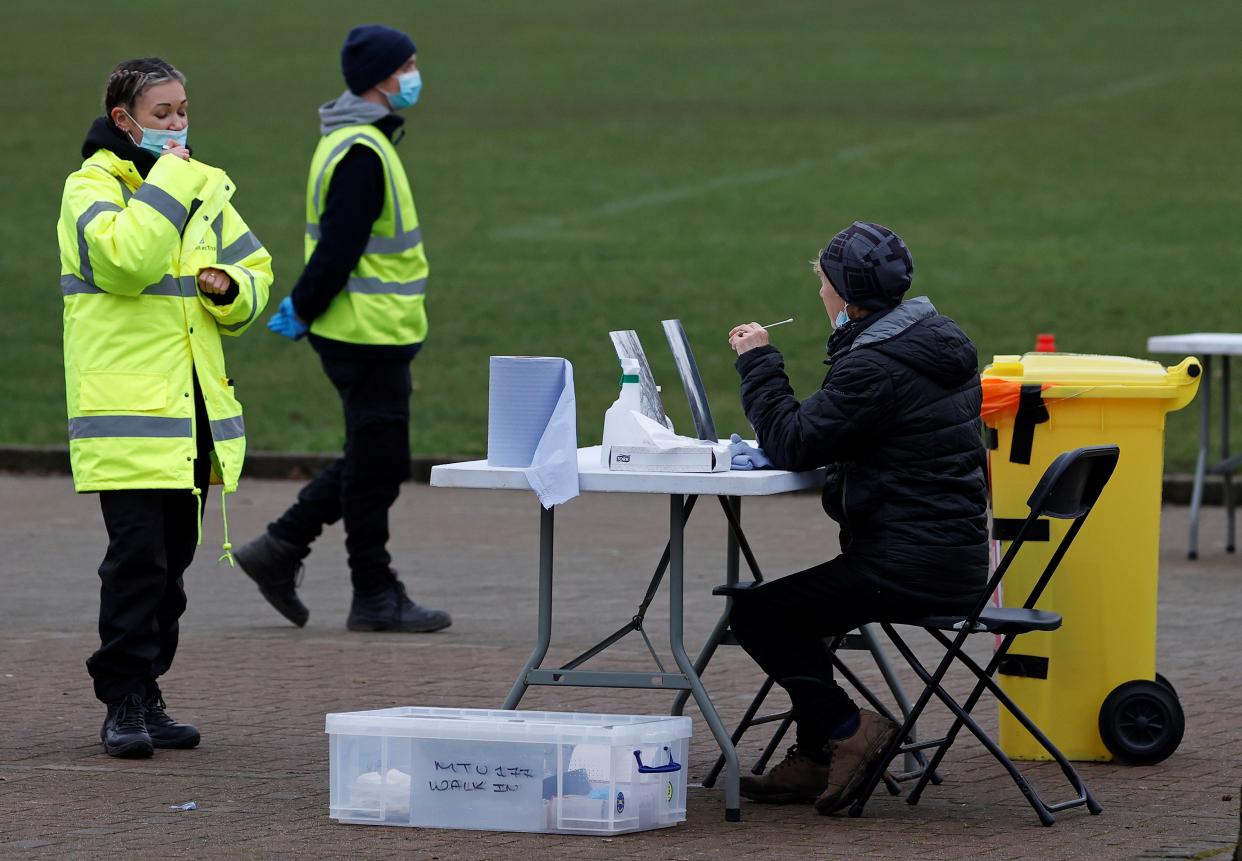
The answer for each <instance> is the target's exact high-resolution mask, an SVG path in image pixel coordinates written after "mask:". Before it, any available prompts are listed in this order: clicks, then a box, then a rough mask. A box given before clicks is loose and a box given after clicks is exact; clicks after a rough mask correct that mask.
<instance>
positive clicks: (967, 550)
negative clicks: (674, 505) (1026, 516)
mask: <svg viewBox="0 0 1242 861" xmlns="http://www.w3.org/2000/svg"><path fill="white" fill-rule="evenodd" d="M812 265H813V267H814V270H815V273H816V275H818V277H819V282H820V290H819V293H820V297H821V298H822V299H823V302H824V308H825V310H826V311H827V312H828V318H829V320H830V321H831V323H832V327H833V330H834V331H833V333H832V336H831V337H830V338H829V339H828V360H827V362H826V364H827V365H828V375H827V376H826V377H825V378H824V382H823V385H822V387H821V388H820V389H819V391H817V392H815V393H814V394H812V395H811V396H810V397H808V398H807V399H806V400H803V401H798V399H797V398H795V397H794V392H793V389H792V388H791V387H790V384H789V378H788V377H787V376H786V375H785V368H784V358H783V357H782V356H781V354H780V353H779V352H778V351H777V350H776V349H775V348H774V347H772V346H770V345H769V343H768V333H767V331H766V330H765V329H763V328H762V327H761V326H759V325H758V324H756V323H746V324H742V325H740V326H737V327H735V328H734V329H733V330H732V331H731V332H730V333H729V345H730V346H731V347H732V348H733V349H734V350H735V351H736V352H737V354H738V358H737V370H738V373H739V374H740V375H741V378H742V383H741V394H742V406H743V407H744V409H745V410H746V417H747V418H748V419H749V420H750V423H751V425H752V426H753V427H754V429H755V433H756V435H757V437H758V442H759V446H760V448H761V449H762V450H763V451H764V452H765V453H766V454H767V456H768V458H769V459H770V460H771V462H772V464H773V465H774V466H775V467H777V468H780V469H791V470H806V469H815V468H817V467H822V466H826V467H827V468H828V470H827V473H828V474H827V481H826V483H825V485H824V491H823V506H824V510H825V511H826V512H827V514H828V516H829V517H831V518H832V519H833V520H835V521H836V522H837V523H838V524H839V525H840V527H841V530H840V542H841V554H840V555H839V556H837V557H836V558H834V559H831V560H829V561H827V562H825V563H823V564H821V565H816V566H815V567H813V568H809V569H807V570H805V571H800V572H798V573H796V574H790V575H788V576H786V577H781V578H779V579H776V580H770V581H767V582H764V583H763V584H761V585H759V586H756V587H754V588H752V589H750V590H747V591H745V592H742V593H740V594H738V595H737V596H736V597H735V598H734V603H733V609H732V611H731V614H730V625H731V627H732V630H733V633H734V636H735V637H736V638H737V641H738V643H740V644H741V646H742V647H743V648H744V649H745V650H746V652H747V653H748V654H750V656H751V657H753V658H754V659H755V661H756V663H758V664H759V666H760V667H761V668H762V669H763V670H764V671H765V672H766V673H767V674H768V675H770V676H772V677H773V678H774V679H776V681H777V682H778V683H779V684H780V685H781V686H782V687H784V688H785V690H786V691H788V693H789V697H790V700H791V702H792V707H793V717H794V720H795V722H796V724H797V743H796V744H795V745H794V747H792V748H791V749H790V751H789V754H788V756H786V758H785V759H784V760H783V761H782V762H781V763H780V764H778V765H776V766H775V767H774V768H772V769H771V770H770V771H769V772H768V773H767V774H765V775H763V776H762V777H745V778H743V779H742V794H743V795H744V796H746V797H747V798H749V799H752V800H754V801H766V802H774V803H806V802H814V803H815V806H816V809H817V810H819V812H821V813H824V814H828V813H832V812H834V811H836V810H840V809H841V808H843V807H846V806H848V805H849V804H850V803H851V802H852V801H853V797H854V795H855V794H856V792H857V789H858V786H859V784H860V783H861V781H862V778H863V777H864V774H865V772H866V769H867V766H868V765H869V764H870V763H871V761H872V760H874V758H875V757H877V756H879V755H880V752H881V751H882V750H883V748H884V747H885V745H886V744H887V743H888V742H889V741H890V740H891V739H892V737H893V735H894V734H895V733H896V732H897V731H898V727H897V726H896V725H895V724H893V723H892V722H891V721H889V720H887V719H885V718H883V717H882V716H880V715H878V714H876V713H875V712H872V711H867V710H862V711H860V710H859V708H858V706H857V705H855V704H854V702H853V701H852V700H851V699H850V697H849V695H848V694H846V692H845V691H844V690H843V689H842V688H841V686H840V685H839V684H837V682H836V681H835V680H834V679H833V674H832V663H831V661H830V660H829V656H828V652H827V649H826V647H825V644H824V638H825V637H828V636H831V635H835V634H844V633H846V632H848V631H851V630H853V629H855V628H857V627H858V626H860V625H862V624H865V623H867V622H875V621H881V620H889V621H900V620H902V619H910V618H916V617H919V616H925V615H930V614H933V613H938V612H955V611H966V610H967V609H968V608H969V607H970V605H971V604H972V603H973V602H974V601H975V600H977V598H978V597H979V595H980V593H981V591H982V590H983V588H984V584H985V581H986V578H987V568H988V544H987V487H986V478H985V451H984V448H983V443H982V437H981V434H980V425H979V408H980V405H981V400H982V390H981V388H980V383H979V371H978V360H977V356H976V353H975V347H974V345H973V344H972V343H971V341H970V339H969V338H968V337H967V336H966V334H965V333H964V332H963V331H962V330H961V329H960V328H958V326H957V324H956V323H954V322H953V321H952V320H950V319H949V318H948V317H945V316H943V315H941V314H939V313H937V311H936V309H935V308H934V307H933V306H932V303H931V302H930V301H929V300H928V299H927V298H926V297H923V296H920V297H918V298H914V299H904V298H903V297H904V296H905V294H906V291H907V290H909V288H910V283H911V280H912V278H913V275H914V263H913V261H912V259H911V257H910V252H909V250H908V249H907V248H906V245H905V243H904V242H902V241H901V238H900V237H898V236H897V234H895V233H893V232H892V231H891V230H889V229H888V228H885V227H882V226H880V225H878V224H871V223H868V222H860V221H856V222H854V223H853V224H852V225H850V226H849V227H847V228H846V229H844V230H842V231H841V232H840V233H838V234H837V235H836V236H835V237H833V239H832V241H831V242H829V243H828V245H827V246H826V247H825V248H824V250H823V251H822V252H821V254H820V255H819V258H818V259H817V260H816V261H814V262H813V264H812Z"/></svg>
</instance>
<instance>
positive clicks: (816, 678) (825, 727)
mask: <svg viewBox="0 0 1242 861" xmlns="http://www.w3.org/2000/svg"><path fill="white" fill-rule="evenodd" d="M868 567H869V563H867V562H865V561H864V560H861V559H857V558H851V557H850V556H847V555H841V556H838V557H837V558H835V559H831V560H829V561H828V562H825V563H823V564H821V565H816V566H815V567H813V568H808V569H806V570H805V571H799V572H798V573H796V574H790V575H789V576H787V577H781V578H779V579H777V580H768V581H765V582H764V583H762V584H761V585H759V586H756V587H754V588H753V589H750V590H749V591H746V592H743V593H741V594H739V595H737V597H735V598H734V600H733V609H732V611H731V612H730V615H729V625H730V627H731V629H732V630H733V634H734V636H735V637H736V638H737V641H738V643H739V644H740V645H741V646H742V648H743V649H745V650H746V652H747V654H749V655H750V656H751V657H752V658H754V660H755V663H757V664H758V665H759V666H760V667H761V668H762V669H763V671H764V672H765V673H767V674H768V675H769V676H771V677H772V678H774V679H775V680H776V681H777V683H778V684H780V685H781V686H782V687H783V688H785V690H786V691H788V692H789V699H790V702H791V704H792V706H793V717H794V720H795V722H796V723H797V740H798V744H799V745H800V746H802V747H804V748H818V747H821V746H822V745H824V744H826V743H827V742H828V739H829V737H830V735H831V732H832V730H833V729H834V728H835V727H836V726H838V725H839V724H840V723H842V722H843V721H845V720H846V719H848V718H849V717H850V716H851V715H853V713H854V712H856V711H857V710H858V707H857V706H856V705H855V704H854V702H853V700H852V699H850V696H849V694H847V693H846V692H845V690H844V689H843V688H842V687H841V686H840V684H838V683H837V681H836V680H835V679H834V678H833V672H832V662H831V660H830V659H829V656H828V649H827V647H826V646H825V644H824V639H825V638H826V637H830V636H833V635H837V634H846V633H848V632H850V631H852V630H854V629H855V628H857V627H859V626H860V625H863V624H866V623H868V622H878V621H899V620H902V619H909V618H914V617H918V616H922V615H926V614H928V613H931V612H934V611H935V610H937V609H943V608H944V605H943V604H937V605H935V606H932V605H931V604H929V603H927V602H925V601H919V600H916V599H913V598H910V597H908V596H905V595H902V594H900V593H897V592H893V591H891V590H886V589H884V588H882V587H881V586H879V585H878V584H877V583H876V582H875V581H874V580H873V579H871V578H870V577H868V576H867V570H868Z"/></svg>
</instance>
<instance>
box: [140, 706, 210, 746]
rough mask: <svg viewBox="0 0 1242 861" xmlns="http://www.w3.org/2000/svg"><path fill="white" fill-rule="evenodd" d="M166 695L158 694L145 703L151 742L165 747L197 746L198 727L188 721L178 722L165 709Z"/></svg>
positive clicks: (144, 707)
mask: <svg viewBox="0 0 1242 861" xmlns="http://www.w3.org/2000/svg"><path fill="white" fill-rule="evenodd" d="M167 708H168V706H167V705H166V704H165V702H164V697H162V696H161V695H159V694H156V695H155V696H153V697H149V698H148V699H147V701H146V702H145V703H143V709H144V711H145V712H146V721H147V734H148V735H150V736H151V744H152V745H154V746H155V747H163V748H187V747H197V746H198V742H199V734H198V728H197V727H194V726H191V725H190V724H188V723H177V722H176V721H175V720H173V718H172V716H171V715H170V714H168V712H167V711H165V709H167Z"/></svg>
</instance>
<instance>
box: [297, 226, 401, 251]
mask: <svg viewBox="0 0 1242 861" xmlns="http://www.w3.org/2000/svg"><path fill="white" fill-rule="evenodd" d="M306 235H307V236H309V237H310V238H311V239H313V240H315V241H316V242H318V241H319V225H318V224H307V225H306ZM422 241H423V229H422V228H421V227H415V228H414V229H413V230H408V231H406V232H405V233H398V234H397V235H396V236H375V235H372V236H371V238H370V239H368V240H367V247H366V250H365V251H364V252H363V253H364V254H400V253H401V252H402V251H409V250H410V249H411V248H417V247H418V245H419V243H421V242H422Z"/></svg>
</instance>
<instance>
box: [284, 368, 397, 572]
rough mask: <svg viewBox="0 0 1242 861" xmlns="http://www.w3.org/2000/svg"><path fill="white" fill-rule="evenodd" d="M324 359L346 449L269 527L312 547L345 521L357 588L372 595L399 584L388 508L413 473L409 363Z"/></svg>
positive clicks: (294, 541) (350, 567)
mask: <svg viewBox="0 0 1242 861" xmlns="http://www.w3.org/2000/svg"><path fill="white" fill-rule="evenodd" d="M320 359H321V361H322V362H323V369H324V372H325V373H326V374H327V375H328V379H330V380H331V381H332V384H333V385H334V386H336V390H337V392H338V393H339V394H340V396H341V404H342V406H343V407H344V411H345V451H344V454H343V456H342V457H341V458H340V459H339V460H337V461H336V462H335V463H333V464H332V465H331V466H329V467H328V468H327V469H325V470H324V471H323V472H321V473H320V474H319V475H318V476H316V477H315V478H314V479H313V480H312V481H311V482H310V483H309V484H307V485H306V486H305V487H303V488H302V490H301V491H300V492H299V493H298V499H297V502H295V503H294V504H293V505H292V506H291V507H290V508H289V510H288V511H286V512H285V513H284V514H283V515H281V517H280V518H279V519H278V520H276V521H275V522H273V523H271V524H269V525H268V527H267V528H268V532H270V533H271V534H272V535H274V536H276V537H277V538H280V539H283V540H285V541H288V542H290V543H292V544H294V545H296V546H297V547H299V548H302V549H303V550H304V551H305V552H309V549H310V545H311V543H312V542H314V540H315V539H316V538H318V537H319V535H320V533H322V532H323V528H324V526H326V525H328V524H331V523H335V522H336V521H338V520H344V521H345V550H346V552H347V553H348V555H349V574H350V580H351V581H352V583H353V587H354V592H355V594H357V595H360V596H366V595H374V594H377V593H379V592H382V591H383V590H385V589H387V588H390V587H391V586H392V584H393V583H395V582H396V574H395V573H394V572H393V570H392V568H391V567H390V566H391V563H392V557H391V556H390V555H389V554H388V510H389V509H390V508H391V507H392V504H393V503H394V502H395V501H396V500H397V495H398V494H399V493H400V492H401V483H402V482H403V481H405V480H406V479H407V478H409V476H410V363H409V362H408V361H400V360H398V361H355V360H347V359H343V358H337V357H333V356H325V355H321V356H320Z"/></svg>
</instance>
